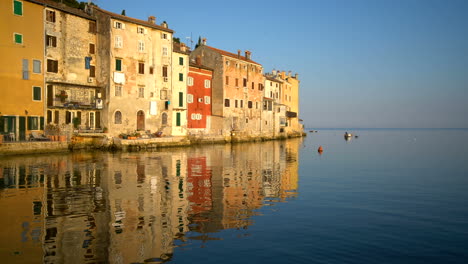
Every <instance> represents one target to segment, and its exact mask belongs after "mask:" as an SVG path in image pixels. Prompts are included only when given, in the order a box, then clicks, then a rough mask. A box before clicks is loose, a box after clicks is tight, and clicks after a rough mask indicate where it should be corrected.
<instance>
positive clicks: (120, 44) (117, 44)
mask: <svg viewBox="0 0 468 264" xmlns="http://www.w3.org/2000/svg"><path fill="white" fill-rule="evenodd" d="M114 44H115V47H116V48H118V49H120V48H123V40H122V37H121V36H115V43H114Z"/></svg>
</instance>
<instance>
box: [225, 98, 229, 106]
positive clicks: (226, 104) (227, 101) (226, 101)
mask: <svg viewBox="0 0 468 264" xmlns="http://www.w3.org/2000/svg"><path fill="white" fill-rule="evenodd" d="M229 105H230V102H229V99H224V106H225V107H229Z"/></svg>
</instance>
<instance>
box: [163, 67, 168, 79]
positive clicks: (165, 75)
mask: <svg viewBox="0 0 468 264" xmlns="http://www.w3.org/2000/svg"><path fill="white" fill-rule="evenodd" d="M162 76H163V77H167V65H164V66H163V67H162Z"/></svg>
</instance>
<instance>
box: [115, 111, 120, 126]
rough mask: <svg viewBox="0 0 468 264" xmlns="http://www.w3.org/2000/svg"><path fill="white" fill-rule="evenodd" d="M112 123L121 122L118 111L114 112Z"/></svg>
mask: <svg viewBox="0 0 468 264" xmlns="http://www.w3.org/2000/svg"><path fill="white" fill-rule="evenodd" d="M114 124H122V113H121V112H120V111H117V112H115V115H114Z"/></svg>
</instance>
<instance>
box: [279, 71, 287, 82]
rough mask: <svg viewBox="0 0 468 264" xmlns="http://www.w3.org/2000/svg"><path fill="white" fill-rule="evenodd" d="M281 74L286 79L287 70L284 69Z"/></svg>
mask: <svg viewBox="0 0 468 264" xmlns="http://www.w3.org/2000/svg"><path fill="white" fill-rule="evenodd" d="M280 75H281V79H283V80H284V79H286V72H285V71H282V72H281V73H280Z"/></svg>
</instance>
